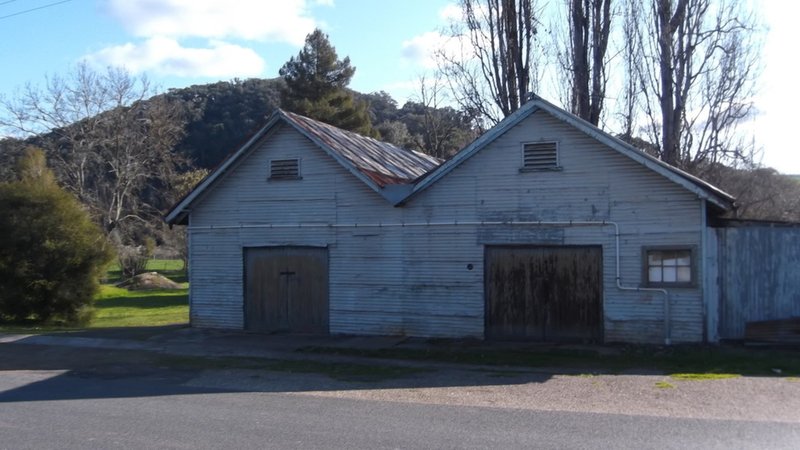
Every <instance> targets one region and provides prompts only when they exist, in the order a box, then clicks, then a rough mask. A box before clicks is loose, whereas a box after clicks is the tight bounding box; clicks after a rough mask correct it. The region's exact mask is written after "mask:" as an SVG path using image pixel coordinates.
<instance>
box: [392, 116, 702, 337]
mask: <svg viewBox="0 0 800 450" xmlns="http://www.w3.org/2000/svg"><path fill="white" fill-rule="evenodd" d="M539 140H544V141H549V140H555V141H557V142H558V144H559V162H560V166H561V170H558V171H541V172H520V171H519V168H520V167H521V164H522V147H521V145H522V143H523V142H531V141H533V142H535V141H539ZM439 205H443V207H439ZM405 209H406V218H407V220H413V219H414V218H423V219H428V220H432V221H447V220H454V219H456V220H459V221H538V220H542V221H569V220H574V221H602V220H607V221H613V222H617V223H618V224H619V227H620V234H621V238H620V252H621V260H620V261H621V277H622V283H623V285H626V286H641V285H642V283H643V280H642V247H643V246H657V245H675V246H692V247H694V248H696V251H697V252H698V255H697V258H696V259H695V263H696V264H697V265H698V268H697V271H696V275H697V277H698V280H700V279H702V278H701V277H702V274H701V269H700V267H699V266H700V264H699V261H700V255H699V252H700V247H701V229H702V219H701V218H702V216H701V202H700V200H699V199H698V198H697V197H696V196H695V195H693V194H691V193H689V192H688V191H686V190H685V189H683V188H681V187H680V186H678V185H677V184H675V183H673V182H671V181H669V180H667V179H666V178H664V177H662V176H660V175H658V174H656V173H654V172H652V171H650V170H648V169H645V168H644V167H642V166H641V165H639V164H637V163H635V162H633V161H632V160H630V159H629V158H627V157H624V156H622V155H620V154H617V153H616V152H614V151H613V150H610V149H608V148H605V147H604V146H603V145H602V144H600V143H598V142H597V141H595V140H593V139H591V138H589V137H587V136H586V135H584V134H582V133H581V132H579V131H577V130H575V129H574V128H572V127H570V126H568V125H566V124H564V123H563V122H561V121H559V120H557V119H555V118H553V117H552V116H550V115H548V114H546V113H544V112H537V113H534V114H533V115H532V116H531V117H529V118H527V119H525V120H524V121H522V122H521V123H520V124H518V125H517V126H515V127H514V128H512V129H510V130H509V131H508V132H507V133H505V134H504V135H502V136H501V137H499V138H498V139H496V140H495V141H494V142H493V143H492V144H490V145H489V146H488V147H486V148H484V149H483V150H482V151H480V152H479V153H477V154H476V155H475V156H473V157H472V158H470V159H469V160H467V161H465V162H463V163H462V164H461V165H460V166H458V167H456V168H455V169H454V170H453V171H452V172H450V173H449V174H448V175H447V176H445V177H444V178H442V179H441V180H439V181H438V182H437V183H435V184H433V185H432V186H431V187H430V188H428V189H427V190H426V191H423V192H422V193H420V194H419V195H418V196H417V197H416V198H413V199H412V200H411V201H410V202H409V204H408V205H407V206H406V207H405ZM415 216H416V217H415ZM455 228H456V229H457V231H456V230H455V229H454V230H453V232H457V233H459V235H462V236H463V235H469V236H471V237H470V238H469V239H467V241H470V242H471V243H470V244H468V245H447V244H444V245H442V246H441V248H442V249H443V251H446V252H447V253H446V254H444V255H443V256H445V259H446V260H454V261H455V260H459V261H460V262H461V263H462V265H461V267H462V271H465V272H466V270H464V269H463V267H464V266H465V265H466V264H463V263H464V262H465V261H470V262H472V263H473V264H474V269H473V271H472V272H473V273H475V274H478V275H480V276H481V279H480V285H481V287H482V282H483V280H482V274H483V248H484V246H485V245H489V244H519V245H601V246H602V247H603V268H604V271H603V274H604V276H603V303H604V331H605V333H604V334H605V340H606V341H609V342H613V341H625V342H662V341H663V338H664V315H663V306H664V302H663V295H662V294H660V293H655V292H623V291H620V290H619V289H617V287H616V279H615V277H616V273H615V264H616V261H615V246H614V235H613V234H614V228H613V227H612V226H605V227H601V226H574V227H564V226H550V225H543V226H540V227H535V226H531V227H523V226H483V227H469V226H460V227H455ZM443 238H444V239H447V238H446V237H443ZM412 245H413V244H412ZM409 250H410V251H412V252H417V253H418V252H424V251H425V249H424V245H423V246H421V247H420V248H417V249H409ZM414 276H424V275H423V274H422V273H419V274H414ZM701 286H702V283H698V285H697V287H695V288H684V289H671V290H670V298H671V305H672V313H671V318H672V324H671V330H672V333H671V335H672V339H673V341H677V342H682V341H700V340H702V339H703V320H704V315H703V300H702V289H701ZM479 294H480V295H477V296H467V297H466V299H467V300H468V301H469V302H470V304H468V305H465V306H464V307H465V310H470V311H475V310H478V311H480V314H479V315H478V319H479V320H475V321H473V331H475V332H482V328H483V315H482V307H483V293H482V292H480V293H479Z"/></svg>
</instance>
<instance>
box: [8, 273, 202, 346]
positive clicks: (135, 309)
mask: <svg viewBox="0 0 800 450" xmlns="http://www.w3.org/2000/svg"><path fill="white" fill-rule="evenodd" d="M147 270H152V271H157V272H159V273H162V274H163V275H164V276H166V277H168V278H170V279H172V280H173V281H176V282H178V283H182V282H185V280H186V276H185V274H184V272H183V262H182V261H181V260H163V259H162V260H159V259H155V260H151V261H150V262H149V263H148V265H147ZM119 278H120V271H119V266H112V267H110V268H109V271H108V275H107V277H106V281H107V283H110V282H111V280H119ZM188 321H189V295H188V286H186V285H185V287H184V289H176V290H150V291H129V290H127V289H124V288H119V287H116V286H114V285H113V284H103V285H101V286H100V292H99V293H98V294H97V295H96V296H95V303H94V315H93V317H92V319H91V321H90V322H89V323H88V324H86V325H85V326H81V327H68V326H56V325H41V324H35V325H27V324H8V325H0V332H11V333H50V332H58V331H74V330H81V329H87V328H117V327H140V326H160V325H170V324H176V323H186V322H188Z"/></svg>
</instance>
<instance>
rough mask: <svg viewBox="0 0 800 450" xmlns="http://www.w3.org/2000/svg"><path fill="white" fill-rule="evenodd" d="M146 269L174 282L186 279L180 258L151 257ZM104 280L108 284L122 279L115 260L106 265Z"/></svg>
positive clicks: (182, 281)
mask: <svg viewBox="0 0 800 450" xmlns="http://www.w3.org/2000/svg"><path fill="white" fill-rule="evenodd" d="M146 270H147V271H149V272H158V273H160V274H162V275H164V276H165V277H167V278H169V279H170V280H172V281H174V282H176V283H185V282H186V281H187V278H186V270H184V267H183V261H182V260H180V259H151V260H150V261H147V267H146ZM104 281H105V283H108V284H116V283H119V282H120V281H123V280H122V271H121V270H120V268H119V264H118V263H117V262H114V263H112V264H111V265H110V266H109V267H108V271H107V272H106V277H105V280H104Z"/></svg>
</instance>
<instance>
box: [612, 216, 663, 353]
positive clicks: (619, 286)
mask: <svg viewBox="0 0 800 450" xmlns="http://www.w3.org/2000/svg"><path fill="white" fill-rule="evenodd" d="M609 223H610V224H613V225H614V243H615V245H616V249H615V250H616V257H617V258H616V259H617V289H619V290H620V291H636V292H659V293H661V294H663V295H664V345H672V333H671V328H672V327H671V323H670V317H671V312H670V304H669V292H668V291H667V290H666V289H662V288H643V287H638V286H623V285H622V275H621V271H620V267H619V260H620V250H619V241H620V237H619V225H617V224H616V223H615V222H609Z"/></svg>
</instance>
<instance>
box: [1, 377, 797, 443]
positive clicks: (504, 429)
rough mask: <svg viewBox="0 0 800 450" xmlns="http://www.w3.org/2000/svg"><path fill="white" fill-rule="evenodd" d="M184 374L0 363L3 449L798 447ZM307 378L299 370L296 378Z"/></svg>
mask: <svg viewBox="0 0 800 450" xmlns="http://www.w3.org/2000/svg"><path fill="white" fill-rule="evenodd" d="M188 376H189V375H188V374H187V373H185V372H181V371H172V370H168V369H164V370H150V371H143V372H141V373H136V371H127V370H126V371H124V373H113V370H112V371H109V370H105V371H102V372H96V373H95V372H83V371H70V370H41V369H14V368H8V367H6V368H5V369H4V370H0V448H2V449H46V448H53V449H55V448H58V449H71V448H80V449H92V448H97V449H113V448H176V449H180V448H187V449H196V448H237V449H239V448H241V449H245V448H281V449H284V448H304V449H307V448H348V449H351V448H352V449H361V448H363V449H376V448H493V449H496V448H637V449H641V448H681V449H686V448H704V449H713V448H725V449H730V448H754V449H764V448H798V447H799V446H800V427H799V426H798V424H796V423H794V424H793V423H775V422H766V421H758V422H755V421H733V420H708V419H686V418H671V417H652V416H637V415H623V414H599V413H577V412H553V411H536V410H522V409H509V408H491V407H470V406H449V405H424V404H415V403H398V402H392V401H377V400H354V399H350V398H332V397H319V396H313V395H306V394H303V393H269V392H252V391H251V392H236V391H231V390H220V389H211V388H207V387H191V385H190V384H187V383H186V381H187V379H186V378H187V377H188ZM298 376H306V375H298Z"/></svg>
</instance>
